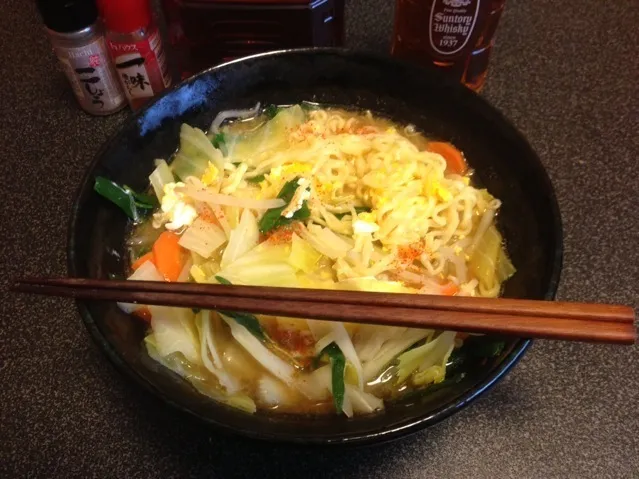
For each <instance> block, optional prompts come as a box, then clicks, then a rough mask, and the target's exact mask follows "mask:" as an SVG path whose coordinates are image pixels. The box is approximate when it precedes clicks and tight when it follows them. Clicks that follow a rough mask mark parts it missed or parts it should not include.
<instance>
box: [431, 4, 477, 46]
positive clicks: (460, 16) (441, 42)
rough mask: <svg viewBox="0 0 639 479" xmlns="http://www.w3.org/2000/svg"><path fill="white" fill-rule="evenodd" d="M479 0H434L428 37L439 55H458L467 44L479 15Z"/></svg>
mask: <svg viewBox="0 0 639 479" xmlns="http://www.w3.org/2000/svg"><path fill="white" fill-rule="evenodd" d="M480 3H481V2H480V0H434V1H433V6H432V7H431V10H430V20H429V24H428V35H429V39H430V45H431V47H432V48H433V50H434V51H435V52H437V53H439V54H440V55H445V56H450V55H454V54H456V53H459V52H460V51H462V50H463V49H464V47H465V46H466V45H467V44H468V42H469V40H470V38H471V37H472V34H473V29H474V28H475V24H476V22H477V15H478V14H479V5H480Z"/></svg>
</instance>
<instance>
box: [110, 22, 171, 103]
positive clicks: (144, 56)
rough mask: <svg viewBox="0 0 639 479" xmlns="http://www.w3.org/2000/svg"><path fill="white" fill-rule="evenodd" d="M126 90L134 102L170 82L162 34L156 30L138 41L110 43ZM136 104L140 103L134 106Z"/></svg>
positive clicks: (144, 98) (148, 95)
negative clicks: (161, 39) (161, 38)
mask: <svg viewBox="0 0 639 479" xmlns="http://www.w3.org/2000/svg"><path fill="white" fill-rule="evenodd" d="M108 46H109V51H110V53H111V58H113V63H114V64H115V69H116V71H117V73H118V77H119V78H120V83H121V84H122V87H123V89H124V93H125V94H126V96H127V98H128V99H129V103H131V104H132V105H133V104H135V103H137V102H136V101H135V100H146V99H148V98H151V97H152V96H154V95H156V94H157V93H159V92H161V91H162V90H164V89H165V88H167V87H168V86H170V84H171V77H170V76H169V72H168V67H167V64H166V56H165V54H164V50H163V49H162V43H161V41H160V36H159V34H158V32H157V30H156V31H155V32H153V33H152V34H151V35H149V37H148V38H146V39H144V40H142V41H140V42H136V43H116V42H113V41H111V40H109V42H108ZM134 106H137V105H134Z"/></svg>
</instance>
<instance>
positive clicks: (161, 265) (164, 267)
mask: <svg viewBox="0 0 639 479" xmlns="http://www.w3.org/2000/svg"><path fill="white" fill-rule="evenodd" d="M178 241H180V237H179V236H178V235H176V234H175V233H171V232H170V231H165V232H163V233H162V234H161V235H160V236H159V237H158V239H157V240H155V244H154V245H153V256H154V257H155V267H156V268H157V269H158V271H159V272H160V274H161V275H162V276H164V279H166V280H167V281H177V279H178V278H179V277H180V272H181V271H182V268H183V267H184V261H185V255H184V254H183V251H182V247H181V246H180V245H179V244H178Z"/></svg>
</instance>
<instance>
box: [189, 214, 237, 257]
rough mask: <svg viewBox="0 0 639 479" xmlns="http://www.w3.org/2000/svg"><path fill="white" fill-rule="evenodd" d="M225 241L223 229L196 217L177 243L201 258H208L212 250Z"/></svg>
mask: <svg viewBox="0 0 639 479" xmlns="http://www.w3.org/2000/svg"><path fill="white" fill-rule="evenodd" d="M224 243H226V235H225V234H224V231H222V229H221V228H219V227H218V226H215V225H214V224H213V223H209V222H208V221H204V220H202V219H200V218H196V219H195V220H194V221H193V223H192V224H191V226H189V227H188V228H187V229H186V231H185V232H184V233H183V234H182V236H181V237H180V241H178V244H179V245H180V246H182V247H183V248H186V249H188V250H189V251H193V252H195V253H197V254H199V255H200V256H202V257H203V258H209V257H210V256H211V255H212V254H213V252H214V251H215V250H216V249H218V248H219V247H220V246H222V245H223V244H224Z"/></svg>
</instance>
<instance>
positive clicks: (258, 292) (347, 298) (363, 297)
mask: <svg viewBox="0 0 639 479" xmlns="http://www.w3.org/2000/svg"><path fill="white" fill-rule="evenodd" d="M22 283H23V284H31V285H42V286H44V285H47V286H67V287H72V288H78V289H81V288H89V289H110V290H116V289H117V290H122V291H147V292H155V293H185V294H194V295H207V296H209V295H218V296H226V297H233V298H256V299H272V300H279V301H314V302H321V303H331V304H333V303H337V304H345V303H349V304H362V305H366V306H379V307H407V308H418V309H428V310H434V309H435V310H443V311H459V312H463V311H467V312H474V313H489V314H509V315H513V314H517V315H524V316H540V317H555V318H574V319H591V320H596V321H616V322H627V323H630V324H632V323H633V322H634V310H633V309H632V308H631V307H629V306H622V305H615V304H596V303H572V302H560V301H535V300H526V299H511V298H470V297H463V296H455V297H451V296H435V295H424V294H420V295H416V294H402V293H370V292H363V291H335V290H326V289H302V288H275V287H268V286H235V285H234V286H232V287H229V286H227V285H220V284H194V283H162V282H155V281H117V280H108V281H107V280H100V279H85V278H28V279H22V280H20V281H18V282H17V283H16V284H22Z"/></svg>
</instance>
